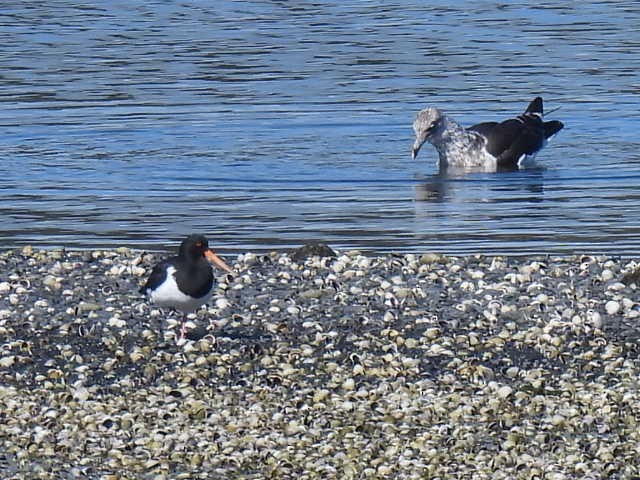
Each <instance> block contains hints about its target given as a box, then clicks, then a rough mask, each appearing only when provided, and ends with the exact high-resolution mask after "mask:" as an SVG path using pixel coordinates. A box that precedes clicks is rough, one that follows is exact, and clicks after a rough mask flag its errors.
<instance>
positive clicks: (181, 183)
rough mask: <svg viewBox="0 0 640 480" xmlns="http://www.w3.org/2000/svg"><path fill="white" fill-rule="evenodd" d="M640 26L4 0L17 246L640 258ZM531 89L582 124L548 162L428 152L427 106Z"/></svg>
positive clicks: (385, 11)
mask: <svg viewBox="0 0 640 480" xmlns="http://www.w3.org/2000/svg"><path fill="white" fill-rule="evenodd" d="M427 4H428V6H427ZM639 25H640V3H639V2H637V1H635V0H634V1H626V2H625V1H617V2H612V1H602V2H589V1H584V2H555V1H549V2H508V3H505V2H493V1H483V0H479V1H475V2H458V3H456V2H450V1H446V2H422V1H417V0H416V1H395V2H393V1H392V2H367V1H357V2H354V1H349V0H346V1H343V0H341V1H327V2H308V1H304V0H302V1H295V2H289V1H275V0H273V1H215V2H213V1H212V2H206V1H198V2H177V1H144V2H143V1H136V0H127V1H111V0H110V1H93V2H83V3H79V2H71V1H56V0H47V1H42V2H41V1H35V0H34V1H28V2H25V1H7V0H5V1H3V2H2V9H1V10H0V65H1V69H0V153H1V159H0V248H10V247H15V246H20V245H24V244H33V245H36V246H42V247H58V246H66V247H70V248H93V247H113V246H120V245H127V246H131V247H137V248H147V249H163V248H167V247H171V248H173V245H175V243H176V242H177V241H178V240H179V239H180V238H181V237H183V236H184V235H185V234H187V233H190V232H203V233H206V234H208V235H209V236H210V237H211V238H212V244H213V245H214V246H215V247H217V248H218V250H219V251H220V252H221V253H223V254H224V253H233V252H240V251H245V250H252V251H264V250H270V249H281V248H287V247H292V246H298V245H300V244H301V243H303V242H304V241H306V240H321V241H325V242H327V243H328V244H330V245H331V246H333V247H336V248H349V249H351V248H357V249H361V250H366V251H372V252H389V251H396V252H406V251H414V252H423V251H442V252H446V253H452V254H462V253H476V252H478V253H486V254H495V253H507V254H523V253H606V254H614V255H625V256H626V255H630V256H631V255H640V153H639V152H640V27H639ZM536 95H542V96H543V97H544V98H545V107H546V109H547V110H552V109H555V108H559V110H558V111H556V112H554V113H553V114H550V115H549V117H548V118H549V119H558V120H561V121H563V122H564V123H565V125H566V126H565V129H564V130H563V131H562V132H561V133H560V134H559V135H558V136H557V137H556V138H555V139H554V141H553V142H552V143H551V144H550V145H548V146H547V148H546V149H545V150H544V151H543V152H542V153H541V154H540V155H539V156H538V162H537V163H538V167H537V168H534V169H529V170H523V171H517V172H510V173H494V174H489V173H471V174H466V175H460V176H445V175H439V174H438V168H437V163H436V158H437V157H436V153H435V150H434V149H433V148H432V147H431V146H429V145H426V146H425V147H424V148H423V150H422V152H421V153H420V156H419V157H418V159H417V161H415V162H414V161H412V160H411V156H410V147H411V145H412V142H413V132H412V129H411V124H412V122H413V118H414V116H415V113H416V112H417V111H418V110H420V109H421V108H423V107H424V106H426V105H427V104H431V105H436V106H439V107H440V108H442V109H443V110H445V111H446V112H447V113H449V114H450V115H451V116H452V117H454V118H455V119H457V120H458V121H460V122H461V123H462V124H464V125H470V124H473V123H477V122H480V121H489V120H500V119H504V118H507V117H509V116H512V115H515V114H518V113H520V112H521V111H522V110H524V108H525V107H526V105H527V103H528V102H529V101H530V100H531V99H532V98H533V97H534V96H536Z"/></svg>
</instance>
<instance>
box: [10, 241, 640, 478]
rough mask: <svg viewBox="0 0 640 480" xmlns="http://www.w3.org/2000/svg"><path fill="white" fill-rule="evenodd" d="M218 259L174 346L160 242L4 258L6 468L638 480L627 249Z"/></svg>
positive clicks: (636, 367)
mask: <svg viewBox="0 0 640 480" xmlns="http://www.w3.org/2000/svg"><path fill="white" fill-rule="evenodd" d="M221 253H222V255H224V257H225V260H227V261H228V263H229V264H230V265H232V266H233V268H234V269H235V270H236V272H237V273H236V275H235V277H232V276H225V275H218V276H217V278H218V280H219V282H220V283H219V288H218V290H217V292H216V294H215V295H214V297H213V299H212V301H211V302H210V304H209V305H208V307H207V308H203V309H201V310H199V311H198V312H197V315H196V316H195V317H194V319H193V322H192V325H191V326H192V327H193V329H192V331H191V337H192V338H193V339H194V340H193V341H189V342H187V343H186V344H185V345H182V346H178V345H176V343H175V330H176V325H178V321H177V319H178V317H177V316H175V315H174V316H172V315H171V314H170V313H168V312H161V311H160V310H158V309H156V308H153V306H150V305H148V303H147V301H146V299H144V297H142V296H141V295H140V294H138V293H137V289H138V285H139V283H140V282H142V280H143V279H144V278H145V275H146V274H148V272H149V269H150V267H151V265H152V264H153V263H154V262H155V261H157V259H158V258H162V257H163V256H164V255H165V254H164V253H161V254H159V253H146V252H141V251H132V250H129V249H128V248H119V249H114V250H80V251H78V250H61V249H46V250H37V249H34V248H28V247H24V248H21V249H15V250H9V251H0V272H2V273H0V342H1V343H2V346H3V347H2V351H1V352H0V415H1V416H2V422H0V445H1V446H2V448H0V451H4V452H5V453H0V472H2V473H3V478H22V476H23V475H25V474H26V473H31V474H32V473H33V472H40V473H39V474H38V475H39V476H37V477H34V478H60V477H62V478H67V477H69V478H75V477H81V478H91V479H93V478H96V479H110V478H154V479H155V478H264V477H269V476H277V477H282V478H290V477H292V476H294V475H295V476H300V477H302V478H381V477H394V478H424V477H425V476H426V477H429V476H431V477H447V476H449V477H451V476H454V477H456V476H457V477H460V476H470V475H473V476H474V478H525V477H526V478H535V477H536V476H539V477H540V478H542V477H545V478H571V477H575V476H581V477H583V478H601V477H611V476H622V477H628V476H633V475H638V474H639V467H638V466H637V465H640V453H638V452H640V431H639V429H638V428H637V426H638V424H640V414H639V413H638V412H640V391H639V389H638V381H637V379H638V377H639V376H640V343H639V342H640V326H639V325H638V321H639V318H640V306H639V305H638V301H639V295H638V287H639V286H640V278H638V277H640V274H639V270H638V264H637V263H636V262H634V261H632V260H630V259H625V258H620V257H615V258H607V257H592V256H588V255H585V256H557V255H549V256H526V257H519V256H518V257H514V256H475V255H471V256H445V255H442V254H437V253H425V254H423V255H418V254H406V255H404V254H402V255H399V254H388V255H382V256H369V255H367V256H364V255H359V254H358V253H356V252H347V253H340V254H338V255H337V256H336V257H335V258H327V257H325V258H321V257H317V256H312V257H309V258H306V259H300V260H297V261H293V260H292V257H293V254H291V255H289V254H288V253H285V252H273V253H270V254H253V253H246V254H240V255H238V256H235V257H232V256H231V255H225V254H224V252H221ZM3 455H4V456H3ZM48 472H49V473H48ZM47 475H49V476H47Z"/></svg>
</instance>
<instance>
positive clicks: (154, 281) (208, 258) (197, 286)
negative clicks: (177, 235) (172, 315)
mask: <svg viewBox="0 0 640 480" xmlns="http://www.w3.org/2000/svg"><path fill="white" fill-rule="evenodd" d="M211 265H215V266H217V267H218V268H221V269H222V270H224V271H226V272H231V268H230V267H229V266H228V265H227V264H226V263H225V262H224V261H223V260H222V259H221V258H220V257H218V256H217V255H216V254H215V253H214V252H213V250H211V249H210V248H209V242H208V241H207V239H206V237H204V235H189V236H188V237H187V238H185V239H184V240H183V241H182V243H181V244H180V248H179V249H178V256H176V257H171V258H169V259H167V260H164V261H163V262H160V263H158V264H157V265H156V266H154V267H153V270H152V271H151V275H150V276H149V278H148V280H147V282H146V283H145V284H144V286H143V287H142V288H141V289H140V293H144V294H146V295H148V296H149V298H150V299H151V302H153V303H155V304H156V305H158V306H160V307H170V308H174V309H176V310H179V311H181V312H182V313H183V319H182V326H181V329H180V340H182V339H183V338H184V334H185V321H186V317H187V314H189V313H191V312H193V311H194V310H195V309H197V308H198V307H200V306H202V305H204V304H205V303H207V302H208V301H209V299H210V298H211V295H212V294H213V287H214V277H213V270H212V268H211Z"/></svg>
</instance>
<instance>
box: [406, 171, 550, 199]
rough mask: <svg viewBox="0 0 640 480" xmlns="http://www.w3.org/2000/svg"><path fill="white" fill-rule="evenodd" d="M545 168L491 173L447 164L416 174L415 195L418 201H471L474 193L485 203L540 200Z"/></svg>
mask: <svg viewBox="0 0 640 480" xmlns="http://www.w3.org/2000/svg"><path fill="white" fill-rule="evenodd" d="M544 171H545V170H544V168H542V167H536V168H530V169H526V170H519V169H518V168H513V169H503V170H500V171H499V172H497V174H496V173H492V174H490V175H487V174H485V172H482V171H469V170H468V169H457V168H451V167H449V168H447V167H446V166H445V167H444V168H440V169H439V171H438V172H437V173H434V174H432V175H428V176H417V177H416V179H417V180H418V183H417V184H416V185H415V187H414V189H415V195H414V198H415V200H416V201H417V202H431V203H444V202H450V203H457V202H459V201H469V200H471V198H470V197H475V198H476V200H478V201H482V202H483V203H484V202H491V203H500V202H512V201H514V200H517V201H521V202H540V201H542V200H543V196H544V187H543V175H544ZM522 193H525V195H524V196H523V195H522ZM527 193H528V194H529V195H526V194H527Z"/></svg>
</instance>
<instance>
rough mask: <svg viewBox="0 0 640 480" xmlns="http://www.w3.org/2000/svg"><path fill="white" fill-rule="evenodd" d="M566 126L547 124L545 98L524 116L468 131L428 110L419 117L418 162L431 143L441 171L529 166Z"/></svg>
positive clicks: (415, 148)
mask: <svg viewBox="0 0 640 480" xmlns="http://www.w3.org/2000/svg"><path fill="white" fill-rule="evenodd" d="M563 127H564V125H563V123H562V122H559V121H557V120H552V121H549V122H545V121H544V112H543V106H542V97H536V98H534V99H533V101H532V102H531V103H530V104H529V106H528V107H527V109H526V110H525V111H524V113H523V114H522V115H518V116H517V117H516V118H511V119H509V120H505V121H504V122H484V123H479V124H477V125H474V126H472V127H469V128H464V127H462V126H460V125H459V124H458V123H456V122H455V120H453V119H452V118H450V117H448V116H446V115H445V114H444V113H443V112H442V111H440V110H438V109H437V108H434V107H427V108H425V109H424V110H422V111H421V112H419V113H418V115H417V116H416V119H415V121H414V122H413V130H414V132H415V134H416V140H415V143H414V144H413V148H412V150H411V156H412V158H413V159H414V160H415V158H416V156H417V155H418V152H419V151H420V147H422V145H423V144H424V142H429V143H431V144H432V145H433V146H434V147H436V150H437V151H438V155H439V157H440V166H441V168H442V167H444V168H447V167H448V166H451V167H457V168H462V169H480V170H483V171H498V170H504V169H516V168H522V167H524V166H526V164H527V163H529V162H531V161H532V160H533V159H534V158H535V156H536V154H537V153H538V152H539V151H540V150H542V148H543V147H544V146H545V145H546V144H547V141H549V140H550V139H551V138H552V137H553V136H554V135H555V134H556V133H558V132H559V131H560V130H562V128H563Z"/></svg>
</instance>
